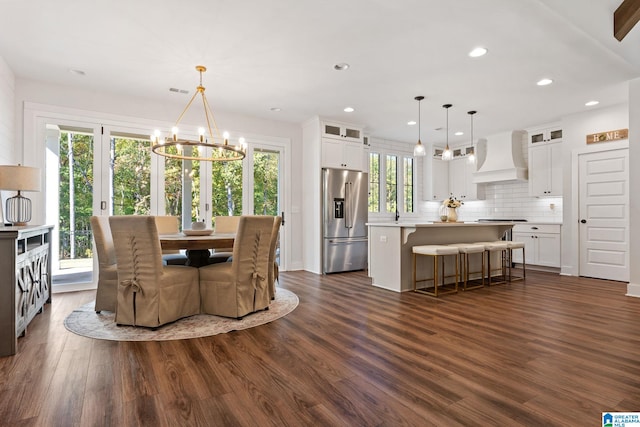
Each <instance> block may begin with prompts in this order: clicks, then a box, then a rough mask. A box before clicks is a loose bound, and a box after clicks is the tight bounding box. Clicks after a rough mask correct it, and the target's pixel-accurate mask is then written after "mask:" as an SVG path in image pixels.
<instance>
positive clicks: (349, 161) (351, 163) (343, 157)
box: [322, 138, 368, 171]
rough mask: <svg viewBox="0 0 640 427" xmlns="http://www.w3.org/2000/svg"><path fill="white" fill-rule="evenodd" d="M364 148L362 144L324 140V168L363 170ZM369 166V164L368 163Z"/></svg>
mask: <svg viewBox="0 0 640 427" xmlns="http://www.w3.org/2000/svg"><path fill="white" fill-rule="evenodd" d="M363 160H364V148H363V145H362V142H350V141H341V140H338V139H328V138H323V139H322V167H323V168H334V169H350V170H357V171H361V170H363V167H364V165H363ZM367 164H368V162H367Z"/></svg>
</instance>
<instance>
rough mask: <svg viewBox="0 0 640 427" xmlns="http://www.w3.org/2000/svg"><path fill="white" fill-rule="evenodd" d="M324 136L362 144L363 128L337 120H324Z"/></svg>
mask: <svg viewBox="0 0 640 427" xmlns="http://www.w3.org/2000/svg"><path fill="white" fill-rule="evenodd" d="M322 137H323V138H329V139H339V140H342V141H349V142H354V143H360V144H362V143H363V142H364V136H363V135H362V128H359V127H357V126H353V125H349V124H346V123H337V122H322Z"/></svg>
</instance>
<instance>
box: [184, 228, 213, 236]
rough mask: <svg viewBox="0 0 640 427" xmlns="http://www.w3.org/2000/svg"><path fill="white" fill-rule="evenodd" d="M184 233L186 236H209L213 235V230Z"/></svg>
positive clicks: (185, 231)
mask: <svg viewBox="0 0 640 427" xmlns="http://www.w3.org/2000/svg"><path fill="white" fill-rule="evenodd" d="M182 233H183V234H184V235H185V236H208V235H209V234H211V233H213V229H211V228H210V229H208V230H207V229H204V230H182Z"/></svg>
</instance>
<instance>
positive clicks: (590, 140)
mask: <svg viewBox="0 0 640 427" xmlns="http://www.w3.org/2000/svg"><path fill="white" fill-rule="evenodd" d="M628 137H629V129H618V130H610V131H607V132H600V133H592V134H591V135H587V144H595V143H596V142H608V141H617V140H619V139H627V138H628Z"/></svg>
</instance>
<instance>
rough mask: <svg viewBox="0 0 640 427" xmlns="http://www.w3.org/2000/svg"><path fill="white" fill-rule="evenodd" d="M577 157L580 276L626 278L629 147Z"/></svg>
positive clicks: (627, 277)
mask: <svg viewBox="0 0 640 427" xmlns="http://www.w3.org/2000/svg"><path fill="white" fill-rule="evenodd" d="M578 159H579V166H578V168H579V169H578V174H579V175H578V176H579V182H580V185H579V198H580V202H579V203H580V211H579V214H580V217H579V218H580V226H579V227H580V275H581V276H588V277H596V278H601V279H610V280H620V281H629V185H628V184H629V150H628V149H619V150H611V151H602V152H597V153H585V154H581V155H580V156H578Z"/></svg>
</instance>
